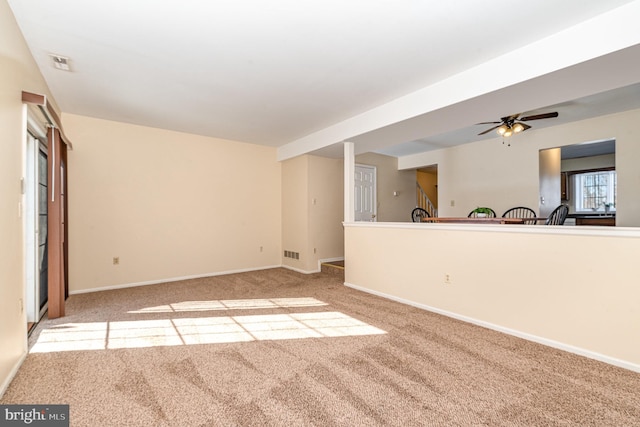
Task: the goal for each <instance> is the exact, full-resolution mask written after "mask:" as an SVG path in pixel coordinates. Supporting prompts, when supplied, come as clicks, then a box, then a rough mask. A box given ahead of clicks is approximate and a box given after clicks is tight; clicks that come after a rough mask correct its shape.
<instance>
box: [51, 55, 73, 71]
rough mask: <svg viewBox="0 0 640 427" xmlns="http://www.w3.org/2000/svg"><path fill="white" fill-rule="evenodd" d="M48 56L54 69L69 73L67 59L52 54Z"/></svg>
mask: <svg viewBox="0 0 640 427" xmlns="http://www.w3.org/2000/svg"><path fill="white" fill-rule="evenodd" d="M49 56H50V57H51V61H52V62H53V66H54V67H55V68H57V69H58V70H62V71H71V68H69V58H65V57H64V56H60V55H54V54H50V55H49Z"/></svg>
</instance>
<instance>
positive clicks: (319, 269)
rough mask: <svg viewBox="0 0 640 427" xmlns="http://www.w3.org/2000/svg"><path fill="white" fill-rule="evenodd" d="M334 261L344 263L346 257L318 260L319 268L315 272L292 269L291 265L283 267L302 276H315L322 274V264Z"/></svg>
mask: <svg viewBox="0 0 640 427" xmlns="http://www.w3.org/2000/svg"><path fill="white" fill-rule="evenodd" d="M333 261H344V257H335V258H323V259H319V260H318V268H317V269H315V270H302V269H300V268H295V267H291V266H290V265H284V264H283V265H282V268H286V269H288V270H292V271H295V272H298V273H302V274H314V273H320V272H321V271H322V263H323V262H333Z"/></svg>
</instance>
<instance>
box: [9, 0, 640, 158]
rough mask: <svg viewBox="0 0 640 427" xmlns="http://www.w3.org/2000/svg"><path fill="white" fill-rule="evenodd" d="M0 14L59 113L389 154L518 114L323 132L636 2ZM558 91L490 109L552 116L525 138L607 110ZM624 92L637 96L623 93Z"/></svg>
mask: <svg viewBox="0 0 640 427" xmlns="http://www.w3.org/2000/svg"><path fill="white" fill-rule="evenodd" d="M8 2H9V4H10V6H11V8H12V10H13V12H14V15H15V17H16V20H17V22H18V24H19V26H20V28H21V30H22V32H23V34H24V36H25V39H26V41H27V43H28V45H29V47H30V49H31V51H32V53H33V56H34V58H35V60H36V62H37V64H38V66H39V67H40V69H41V71H42V74H43V75H44V77H45V79H46V81H47V83H48V85H49V87H50V89H51V92H52V94H53V96H54V98H55V100H56V101H57V103H58V105H59V107H60V109H61V110H62V111H63V112H65V113H73V114H80V115H86V116H91V117H97V118H102V119H107V120H115V121H120V122H126V123H134V124H140V125H145V126H152V127H157V128H164V129H170V130H177V131H182V132H189V133H194V134H200V135H206V136H212V137H218V138H224V139H230V140H236V141H242V142H249V143H254V144H262V145H269V146H274V147H283V146H287V145H291V144H298V145H300V146H304V143H306V141H307V140H308V139H309V138H313V137H314V136H317V138H320V139H323V141H322V142H321V143H320V144H319V145H318V144H317V143H314V144H315V145H313V146H311V148H310V149H302V150H303V151H305V150H306V151H307V152H315V153H317V154H323V155H332V151H334V152H335V150H336V148H337V147H339V145H338V144H337V143H340V142H341V141H344V140H345V139H348V138H351V137H353V140H355V141H362V147H363V148H362V149H360V151H363V150H364V149H365V147H368V145H367V144H368V143H369V141H370V140H374V139H375V143H371V144H370V148H371V149H375V150H376V151H378V152H382V153H385V154H389V155H395V156H402V155H406V154H412V153H415V152H418V151H425V150H429V149H435V148H440V147H442V146H447V145H450V144H453V143H454V142H453V141H456V142H455V143H461V141H462V142H471V141H474V140H476V138H475V135H474V134H477V133H479V132H480V131H481V130H483V129H484V128H483V127H480V126H477V127H476V126H473V123H475V122H478V121H491V120H496V119H497V118H498V117H501V116H504V115H508V114H513V113H515V112H519V111H506V112H505V111H502V110H501V109H500V108H495V109H486V110H485V112H486V113H487V114H489V113H490V114H491V115H490V117H483V116H482V114H475V113H474V114H465V115H464V116H463V117H459V116H455V121H456V122H457V123H454V124H452V125H449V126H445V127H442V129H444V130H445V131H444V132H439V133H438V131H439V129H438V126H433V125H431V127H430V128H429V131H427V130H426V129H427V127H426V125H425V128H424V129H425V130H424V137H423V134H422V133H421V132H423V130H422V129H421V128H420V127H417V126H416V125H415V122H413V123H407V124H408V125H411V126H413V128H412V130H411V131H410V132H408V131H407V130H406V129H400V127H401V125H403V123H400V121H401V120H398V123H396V124H394V125H393V126H386V127H384V129H383V127H382V126H380V125H379V124H377V123H375V121H370V124H369V125H367V126H365V127H361V128H360V130H359V131H357V132H356V131H351V130H349V131H347V130H345V131H342V132H333V129H334V128H335V127H336V126H339V125H340V124H341V123H345V122H348V121H349V120H354V119H359V118H363V117H366V115H367V114H372V113H371V112H374V111H375V110H376V109H377V108H380V107H381V106H384V105H389V104H390V103H393V102H396V101H397V100H399V99H401V98H402V97H407V96H410V95H411V94H414V93H417V92H418V91H420V90H422V89H423V88H427V87H433V86H434V85H437V84H439V82H442V81H444V80H446V79H448V78H450V76H454V75H459V74H461V73H464V72H466V71H467V70H471V69H474V67H479V66H481V65H482V64H484V63H487V62H489V61H492V60H494V59H496V58H500V57H502V56H504V55H506V54H509V53H510V52H517V51H519V50H520V49H521V48H524V47H526V46H529V45H531V44H534V43H536V42H538V41H540V40H545V39H547V38H549V37H551V36H553V35H555V34H558V33H561V32H563V31H565V30H566V29H569V28H570V27H574V26H577V25H579V24H581V23H583V22H588V21H589V20H592V19H595V18H596V17H598V16H601V15H602V14H605V13H606V12H607V11H610V10H614V9H616V8H618V7H620V6H623V5H626V4H631V3H636V4H637V3H638V0H635V1H632V0H607V1H606V2H604V1H602V0H536V1H532V2H529V3H527V4H526V7H525V6H524V5H522V4H516V3H514V2H513V1H512V0H484V1H482V2H480V1H477V0H456V1H455V2H453V1H451V2H445V1H437V2H436V1H426V0H425V1H418V0H393V1H391V0H349V1H344V0H322V1H320V0H307V1H300V0H271V1H264V0H217V1H213V0H211V1H204V0H136V1H131V0H110V1H86V0H56V1H51V0H8ZM612 30H615V29H612ZM614 32H615V31H614ZM634 36H635V35H634ZM583 47H584V46H576V51H580V50H581V49H582V48H583ZM604 53H607V52H603V54H604ZM634 53H635V51H634ZM50 54H58V55H61V56H65V57H68V58H69V60H70V66H71V72H64V71H60V70H57V69H55V68H54V67H53V64H52V62H51V59H50V57H49V55H50ZM570 54H572V52H567V56H570ZM531 77H532V78H533V77H535V75H534V74H532V75H531ZM636 79H637V80H636V81H635V82H633V83H637V82H639V81H640V76H638V77H636ZM628 80H629V78H627V79H626V80H624V81H625V82H628ZM620 81H621V82H622V80H620ZM505 86H507V85H506V84H505ZM514 87H515V88H516V89H517V87H516V86H515V85H514ZM596 87H598V86H597V85H596ZM604 87H605V86H603V88H604ZM507 89H508V88H507ZM607 89H610V88H607ZM613 89H616V87H613ZM505 90H506V89H505ZM554 91H555V89H554ZM627 92H628V91H627ZM627 92H624V91H623V93H627ZM491 93H493V94H497V93H501V94H502V95H503V97H504V95H505V93H506V92H500V91H496V90H493V91H491ZM514 93H516V92H514ZM568 93H571V94H572V98H564V99H556V98H554V97H552V96H551V97H548V98H544V99H554V100H555V101H556V102H554V103H537V104H536V103H535V102H536V101H538V100H537V98H536V97H532V98H531V100H530V101H529V103H518V102H515V103H509V102H506V103H504V107H503V108H512V107H513V108H515V107H516V106H518V107H520V106H522V107H524V106H526V107H531V108H532V111H531V112H537V111H542V112H545V111H548V110H547V109H545V108H543V107H545V106H547V105H551V106H553V107H552V108H553V109H554V111H559V112H560V117H559V118H558V119H550V120H541V121H539V122H531V123H530V124H531V125H532V126H534V128H535V127H542V126H545V125H551V124H553V123H552V121H553V120H565V118H566V119H569V118H570V119H571V120H577V119H580V118H581V117H583V115H587V116H588V115H592V116H593V115H595V114H601V112H602V111H605V112H606V111H608V110H607V108H609V109H611V105H610V106H609V107H599V106H598V105H599V103H600V100H598V98H594V99H590V100H589V102H590V103H591V104H592V105H594V107H593V108H596V109H595V110H594V109H592V108H591V107H590V104H589V103H582V104H580V103H579V104H576V103H575V101H570V100H575V99H576V98H578V97H577V96H573V95H575V94H578V93H580V92H578V91H577V90H575V91H573V92H571V91H569V92H568ZM631 93H632V94H634V95H635V97H633V99H632V101H634V102H635V101H637V100H638V99H640V96H638V93H639V92H638V88H637V87H634V89H633V92H631ZM583 94H585V95H586V94H587V93H583ZM589 95H592V94H591V93H589ZM616 95H620V93H617V94H616ZM558 96H559V95H558ZM610 98H611V96H608V98H607V97H605V100H606V99H609V101H608V102H609V104H612V105H616V108H619V105H620V104H619V103H616V102H611V101H610ZM487 99H491V98H487ZM539 102H542V98H540V101H539ZM494 104H496V103H495V102H494ZM555 104H560V105H555ZM629 104H633V102H631V101H629ZM471 105H473V103H470V104H469V106H471ZM632 108H637V106H635V105H634V106H632ZM580 109H583V110H585V111H584V112H581V113H579V111H580ZM440 110H441V111H442V112H446V108H445V109H440ZM456 111H457V112H458V113H459V112H460V111H464V109H462V110H456ZM522 112H524V111H522ZM594 112H597V113H594ZM453 113H454V111H453V110H452V111H451V114H453ZM450 116H451V115H450ZM543 122H548V123H543ZM556 123H559V122H558V121H557V122H556ZM476 131H477V132H476ZM530 131H531V130H530ZM373 135H375V138H374V137H373ZM487 137H491V135H487Z"/></svg>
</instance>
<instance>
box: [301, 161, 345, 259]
mask: <svg viewBox="0 0 640 427" xmlns="http://www.w3.org/2000/svg"><path fill="white" fill-rule="evenodd" d="M309 199H310V203H311V204H310V206H309V242H308V247H307V250H308V252H309V254H310V255H311V256H310V258H311V260H312V261H311V263H312V264H311V265H309V266H308V268H309V270H311V271H313V270H315V269H317V268H318V260H323V259H333V258H343V257H344V230H343V228H342V221H343V220H344V218H343V216H344V162H343V160H342V159H329V158H325V157H318V156H309ZM314 263H315V265H314Z"/></svg>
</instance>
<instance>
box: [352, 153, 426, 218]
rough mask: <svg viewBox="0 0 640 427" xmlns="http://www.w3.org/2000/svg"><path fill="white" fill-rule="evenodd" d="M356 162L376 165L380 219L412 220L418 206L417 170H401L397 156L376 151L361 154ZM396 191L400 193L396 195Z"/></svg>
mask: <svg viewBox="0 0 640 427" xmlns="http://www.w3.org/2000/svg"><path fill="white" fill-rule="evenodd" d="M356 163H357V164H363V165H369V166H375V167H376V173H377V176H376V179H377V198H378V221H379V222H397V221H408V222H411V211H412V210H413V208H415V207H416V174H415V172H413V171H400V170H398V160H397V159H396V158H395V157H391V156H384V155H382V154H376V153H364V154H359V155H357V156H356ZM394 191H397V192H398V194H399V195H398V196H394V195H393V192H394Z"/></svg>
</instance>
